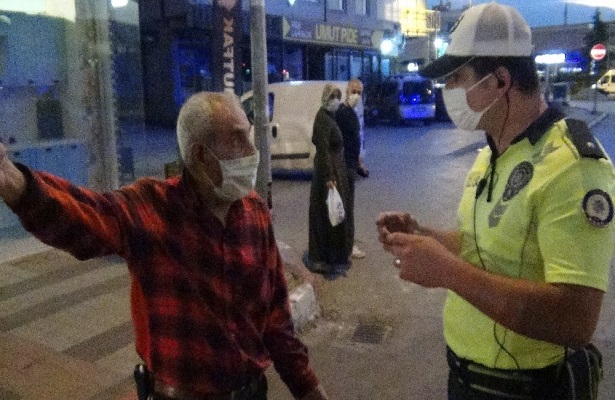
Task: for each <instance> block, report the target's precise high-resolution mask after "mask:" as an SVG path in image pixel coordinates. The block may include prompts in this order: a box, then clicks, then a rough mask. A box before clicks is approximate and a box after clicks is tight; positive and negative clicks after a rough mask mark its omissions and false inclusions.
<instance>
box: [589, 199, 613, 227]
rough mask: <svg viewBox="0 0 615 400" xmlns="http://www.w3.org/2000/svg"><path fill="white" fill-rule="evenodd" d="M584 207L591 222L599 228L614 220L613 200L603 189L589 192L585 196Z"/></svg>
mask: <svg viewBox="0 0 615 400" xmlns="http://www.w3.org/2000/svg"><path fill="white" fill-rule="evenodd" d="M582 208H583V212H584V213H585V216H586V217H587V220H588V221H589V223H590V224H592V225H593V226H595V227H597V228H603V227H605V226H607V225H608V224H609V223H610V222H611V221H612V220H613V200H611V196H609V194H608V193H607V192H605V191H603V190H600V189H594V190H590V191H589V192H587V194H586V195H585V197H583V204H582Z"/></svg>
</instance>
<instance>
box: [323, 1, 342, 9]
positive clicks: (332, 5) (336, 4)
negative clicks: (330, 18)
mask: <svg viewBox="0 0 615 400" xmlns="http://www.w3.org/2000/svg"><path fill="white" fill-rule="evenodd" d="M325 1H326V2H327V8H328V9H329V10H335V11H344V10H346V0H325Z"/></svg>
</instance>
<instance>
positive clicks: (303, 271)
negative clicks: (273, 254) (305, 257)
mask: <svg viewBox="0 0 615 400" xmlns="http://www.w3.org/2000/svg"><path fill="white" fill-rule="evenodd" d="M277 243H278V249H279V251H280V256H281V258H282V263H283V264H284V269H285V272H286V279H287V283H288V291H289V293H288V297H289V299H290V309H291V314H292V318H293V324H294V326H295V332H298V331H300V330H301V329H302V328H303V327H304V326H306V325H307V324H308V323H310V322H312V321H314V319H316V317H318V316H319V315H320V305H319V304H318V300H317V299H316V291H315V290H314V284H315V277H314V275H313V274H312V273H311V272H310V271H309V270H308V269H307V268H306V267H305V264H303V261H302V260H301V257H300V256H299V255H298V254H297V253H296V252H295V251H294V250H293V249H292V248H291V247H290V246H289V245H287V244H286V243H284V242H282V241H281V240H278V241H277Z"/></svg>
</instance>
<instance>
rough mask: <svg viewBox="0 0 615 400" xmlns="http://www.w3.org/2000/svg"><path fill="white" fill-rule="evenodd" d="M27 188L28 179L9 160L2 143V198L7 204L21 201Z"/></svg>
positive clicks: (0, 164) (0, 167)
mask: <svg viewBox="0 0 615 400" xmlns="http://www.w3.org/2000/svg"><path fill="white" fill-rule="evenodd" d="M25 188H26V179H25V177H24V176H23V174H22V173H21V171H20V170H18V169H17V167H15V165H14V164H13V162H12V161H11V160H10V159H9V156H8V153H7V152H6V148H5V147H4V145H3V144H2V143H0V198H2V199H3V200H4V201H5V202H6V203H7V204H13V203H15V202H17V200H19V198H20V197H21V194H22V193H23V191H24V190H25Z"/></svg>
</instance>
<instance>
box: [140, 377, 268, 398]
mask: <svg viewBox="0 0 615 400" xmlns="http://www.w3.org/2000/svg"><path fill="white" fill-rule="evenodd" d="M262 379H265V376H264V375H260V376H259V377H258V378H255V379H252V380H251V381H250V383H248V384H247V385H245V386H244V387H242V388H241V389H237V390H233V391H230V392H225V393H212V394H207V395H195V394H193V393H190V392H188V391H186V390H183V389H180V388H177V387H175V386H171V385H167V384H166V383H163V382H161V381H159V380H154V393H153V395H152V399H153V400H250V399H252V398H253V396H254V395H255V394H256V393H257V392H258V388H259V384H260V383H261V380H262Z"/></svg>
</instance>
